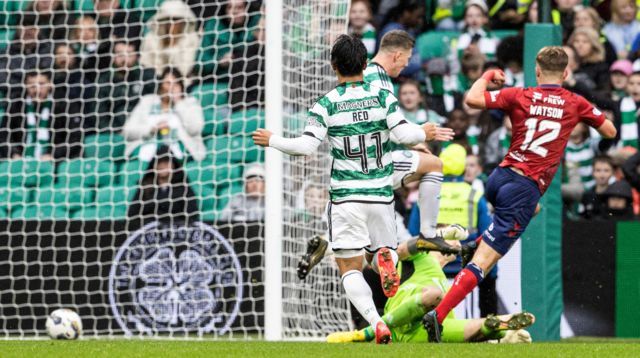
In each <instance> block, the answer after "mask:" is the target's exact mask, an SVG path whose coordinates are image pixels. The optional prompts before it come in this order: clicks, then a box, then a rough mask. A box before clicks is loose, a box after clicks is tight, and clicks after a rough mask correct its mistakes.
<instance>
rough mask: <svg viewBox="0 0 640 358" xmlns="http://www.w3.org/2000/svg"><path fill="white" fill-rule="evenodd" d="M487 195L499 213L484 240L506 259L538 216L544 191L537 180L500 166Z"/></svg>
mask: <svg viewBox="0 0 640 358" xmlns="http://www.w3.org/2000/svg"><path fill="white" fill-rule="evenodd" d="M485 195H486V197H487V200H488V201H489V202H490V203H491V205H493V207H494V210H495V212H494V215H493V221H492V222H491V225H489V228H488V229H487V230H485V231H484V232H483V233H482V241H484V242H485V243H486V244H487V245H489V246H491V248H493V249H494V250H496V251H497V252H498V253H499V254H500V255H502V256H504V255H505V254H506V253H507V252H509V249H511V246H513V244H514V243H515V242H516V240H518V238H519V237H520V235H522V233H523V232H524V230H525V229H526V228H527V225H529V221H531V218H533V215H535V211H536V206H537V205H538V201H539V200H540V189H538V185H537V184H536V182H534V181H533V179H530V178H528V177H525V176H522V175H520V174H518V173H516V172H514V171H513V170H511V169H509V168H501V167H498V168H496V169H495V170H494V171H493V173H491V175H490V176H489V180H488V181H487V188H486V192H485Z"/></svg>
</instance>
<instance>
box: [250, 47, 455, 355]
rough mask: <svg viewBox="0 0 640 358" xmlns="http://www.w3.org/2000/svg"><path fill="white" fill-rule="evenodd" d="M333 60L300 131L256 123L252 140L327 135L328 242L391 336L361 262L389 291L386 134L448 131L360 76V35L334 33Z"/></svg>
mask: <svg viewBox="0 0 640 358" xmlns="http://www.w3.org/2000/svg"><path fill="white" fill-rule="evenodd" d="M331 64H332V66H333V68H334V70H335V71H336V74H337V76H338V82H339V84H338V86H336V87H335V88H334V89H333V90H331V91H330V92H329V93H327V94H326V95H324V96H322V97H321V98H320V99H318V101H317V102H316V103H315V104H314V105H313V106H312V107H311V109H310V110H309V115H308V123H307V126H306V127H305V129H304V133H303V135H302V136H300V137H297V138H283V137H280V136H277V135H272V133H271V132H269V131H267V130H264V129H259V130H257V131H256V132H254V134H253V140H254V142H255V143H256V144H257V145H261V146H269V147H273V148H275V149H278V150H280V151H282V152H284V153H287V154H290V155H310V154H312V153H314V152H315V151H316V150H317V149H318V147H319V146H320V143H321V142H322V141H323V140H324V139H325V137H328V139H329V143H330V153H331V156H332V157H333V161H332V163H331V183H330V190H329V194H330V203H329V205H328V209H327V211H328V216H329V217H328V219H329V220H328V221H329V239H330V242H331V248H332V249H333V251H334V255H335V257H336V263H337V264H338V269H339V270H340V273H341V275H342V284H343V286H344V289H345V292H346V294H347V297H348V298H349V300H350V301H351V303H353V305H354V306H355V307H356V308H357V309H358V311H359V312H360V314H361V315H362V316H363V317H364V318H365V319H366V320H367V321H368V322H369V323H370V324H371V326H372V327H375V336H376V342H378V343H388V342H389V341H390V340H391V332H390V331H389V328H388V327H387V326H386V325H385V323H384V321H382V319H381V318H380V315H379V314H378V313H377V311H376V307H375V304H374V302H373V299H372V297H371V289H370V288H369V286H368V284H367V282H366V281H365V279H364V277H363V276H362V263H363V258H364V256H365V251H366V252H367V253H368V255H366V257H367V259H369V260H372V265H373V267H374V269H377V270H378V271H379V273H380V276H381V282H382V285H383V290H384V291H385V294H387V295H388V296H393V295H394V294H395V291H397V289H398V285H399V277H398V275H397V272H396V268H395V265H396V262H397V258H398V256H397V254H396V253H395V248H396V247H397V235H396V222H395V213H394V206H393V188H392V176H393V163H392V159H391V153H390V141H389V136H390V133H393V134H394V136H395V137H396V138H397V140H398V141H399V142H401V143H403V144H407V145H415V144H418V143H421V142H424V141H425V140H433V139H436V140H447V139H448V138H452V137H453V135H452V134H453V132H452V131H451V130H450V129H448V128H436V127H435V126H433V125H424V126H418V125H415V124H412V123H409V122H407V121H406V120H405V119H404V118H403V116H402V114H400V112H399V111H398V101H397V99H396V98H395V97H394V95H393V94H392V93H391V92H389V91H387V90H385V89H381V88H378V87H375V86H371V85H369V84H367V83H365V82H364V81H363V76H362V71H363V69H364V68H365V67H366V64H367V51H366V48H365V47H364V45H363V44H362V42H360V40H358V39H356V38H354V37H352V36H349V35H342V36H340V37H338V39H337V40H336V42H335V44H334V45H333V48H332V50H331Z"/></svg>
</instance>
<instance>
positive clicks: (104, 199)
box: [79, 186, 137, 219]
mask: <svg viewBox="0 0 640 358" xmlns="http://www.w3.org/2000/svg"><path fill="white" fill-rule="evenodd" d="M136 190H137V188H135V187H125V186H108V187H104V188H99V189H98V190H97V191H96V200H95V202H96V205H95V211H96V213H97V215H98V217H99V218H103V219H104V218H108V219H123V218H125V217H126V216H127V208H128V207H129V203H130V202H131V200H132V199H133V195H135V193H136ZM88 208H91V206H89V207H88ZM87 210H91V209H83V210H81V211H83V212H82V213H80V214H79V215H87V213H86V211H87ZM90 213H91V212H90V211H89V214H90Z"/></svg>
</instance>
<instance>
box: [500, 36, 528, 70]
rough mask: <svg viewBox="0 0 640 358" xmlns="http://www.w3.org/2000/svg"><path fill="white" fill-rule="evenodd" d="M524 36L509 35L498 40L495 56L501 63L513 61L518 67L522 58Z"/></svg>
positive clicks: (507, 63) (505, 63) (506, 63)
mask: <svg viewBox="0 0 640 358" xmlns="http://www.w3.org/2000/svg"><path fill="white" fill-rule="evenodd" d="M523 56H524V37H522V36H509V37H505V38H504V39H502V41H500V44H499V45H498V47H497V48H496V58H497V59H498V61H500V63H501V64H503V65H505V66H507V65H509V63H512V62H515V63H517V64H518V65H519V66H520V67H522V63H523V60H524V57H523Z"/></svg>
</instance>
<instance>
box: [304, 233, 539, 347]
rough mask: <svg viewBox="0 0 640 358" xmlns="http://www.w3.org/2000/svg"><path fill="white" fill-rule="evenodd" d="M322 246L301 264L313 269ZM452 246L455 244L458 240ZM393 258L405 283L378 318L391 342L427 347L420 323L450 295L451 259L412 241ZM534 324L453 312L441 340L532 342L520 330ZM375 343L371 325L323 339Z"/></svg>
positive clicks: (315, 245) (315, 242)
mask: <svg viewBox="0 0 640 358" xmlns="http://www.w3.org/2000/svg"><path fill="white" fill-rule="evenodd" d="M439 234H440V235H441V237H443V238H445V239H449V240H455V239H459V238H466V236H467V234H468V233H467V231H466V230H465V229H464V228H462V227H460V226H459V225H452V226H449V227H447V228H445V229H442V230H441V232H440V233H439ZM325 242H326V241H325V240H324V239H323V238H321V237H320V236H316V237H314V238H312V239H311V240H309V243H308V250H307V253H306V254H305V255H304V256H303V257H302V258H301V260H300V261H301V262H311V263H313V264H314V265H312V266H315V264H317V263H318V262H320V260H321V258H322V257H323V256H324V251H325V249H326V247H327V245H326V244H325ZM449 242H452V241H449ZM453 242H455V243H457V241H453ZM397 253H398V256H399V259H400V260H401V261H400V263H399V264H398V274H399V275H400V276H401V277H403V278H405V279H404V280H403V282H402V283H401V285H400V288H399V289H398V292H397V293H396V295H395V296H394V297H391V298H389V300H388V301H387V304H386V305H385V307H384V313H385V314H384V316H382V319H383V320H384V321H385V323H386V324H387V326H388V327H389V329H390V330H391V333H392V335H393V338H392V341H394V342H424V343H426V342H428V339H427V332H426V331H425V329H424V327H423V326H422V322H421V320H422V317H423V316H424V314H425V313H426V312H428V311H429V310H431V309H433V307H435V306H436V305H437V304H438V303H439V302H440V300H441V299H442V297H443V296H444V294H445V292H446V291H447V290H448V282H447V279H446V277H445V274H444V272H443V271H442V267H444V266H445V265H446V264H447V263H449V262H451V261H453V260H454V258H455V256H453V255H447V256H443V255H442V254H440V253H439V252H436V251H433V250H430V252H424V250H421V249H420V248H418V247H416V246H415V240H408V241H404V242H402V243H401V244H400V245H399V246H398V250H397ZM465 254H466V253H465ZM470 254H471V255H472V253H470ZM465 256H468V255H465ZM310 269H311V267H309V270H310ZM307 272H308V271H307ZM534 321H535V318H534V316H533V315H532V314H530V313H517V314H513V315H503V316H490V317H487V318H482V319H455V318H454V317H453V313H451V314H450V315H449V316H448V317H447V319H446V320H445V321H444V326H445V327H446V329H445V330H444V332H445V333H444V335H443V341H444V342H452V343H455V342H458V343H461V342H480V341H489V340H498V341H499V342H502V343H526V342H531V336H530V335H529V333H528V332H527V331H525V330H523V329H524V328H526V327H528V326H530V325H532V324H533V322H534ZM373 339H375V334H374V330H373V328H372V327H370V326H369V327H367V328H365V329H362V330H359V331H352V332H336V333H332V334H330V335H329V336H328V337H327V342H329V343H346V342H366V341H371V340H373Z"/></svg>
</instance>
